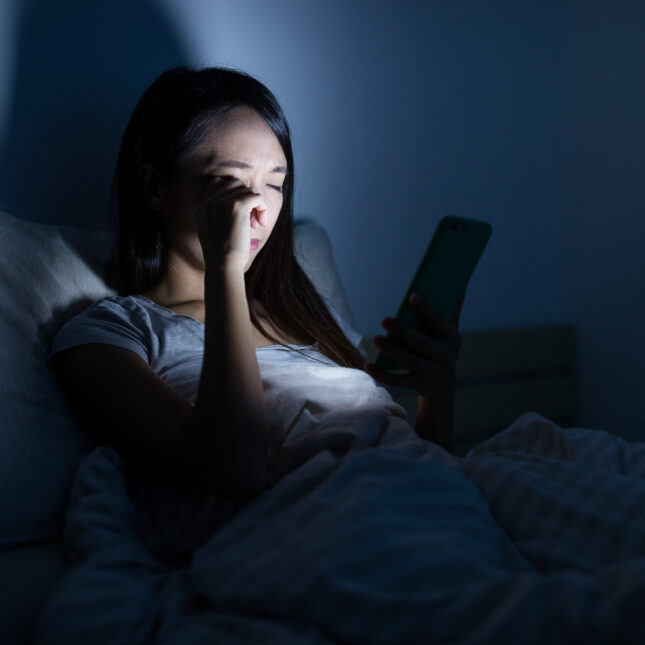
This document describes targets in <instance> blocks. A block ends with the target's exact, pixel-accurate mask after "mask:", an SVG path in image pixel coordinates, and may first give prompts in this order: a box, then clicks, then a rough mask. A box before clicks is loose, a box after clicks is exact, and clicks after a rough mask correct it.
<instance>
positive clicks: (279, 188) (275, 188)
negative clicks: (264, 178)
mask: <svg viewBox="0 0 645 645" xmlns="http://www.w3.org/2000/svg"><path fill="white" fill-rule="evenodd" d="M267 186H268V187H269V188H273V190H277V191H278V192H279V193H282V186H276V185H275V184H267Z"/></svg>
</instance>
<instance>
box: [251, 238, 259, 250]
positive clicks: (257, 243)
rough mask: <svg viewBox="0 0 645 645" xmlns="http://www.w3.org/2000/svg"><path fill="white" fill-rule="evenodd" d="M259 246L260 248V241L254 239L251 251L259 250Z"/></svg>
mask: <svg viewBox="0 0 645 645" xmlns="http://www.w3.org/2000/svg"><path fill="white" fill-rule="evenodd" d="M258 246H260V240H258V239H257V238H253V239H252V240H251V249H252V250H253V251H255V249H257V248H258Z"/></svg>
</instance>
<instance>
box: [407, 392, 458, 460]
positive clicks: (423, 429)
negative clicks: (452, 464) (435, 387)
mask: <svg viewBox="0 0 645 645" xmlns="http://www.w3.org/2000/svg"><path fill="white" fill-rule="evenodd" d="M453 412H454V390H452V391H447V392H446V393H445V395H443V396H440V397H433V398H429V397H427V396H424V395H419V400H418V407H417V418H416V422H415V426H414V429H415V431H416V433H417V434H418V435H419V436H420V437H422V438H423V439H426V440H428V441H432V442H433V443H436V444H438V445H439V446H441V447H442V448H444V450H447V451H448V452H450V453H452V452H453V440H452V423H453Z"/></svg>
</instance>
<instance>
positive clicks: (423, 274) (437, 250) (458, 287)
mask: <svg viewBox="0 0 645 645" xmlns="http://www.w3.org/2000/svg"><path fill="white" fill-rule="evenodd" d="M492 230H493V229H492V227H491V225H490V224H489V223H488V222H485V221H483V220H476V219H470V218H467V217H458V216H456V215H447V216H445V217H443V218H442V219H441V221H440V222H439V224H438V226H437V229H436V231H435V233H434V235H433V236H432V239H431V240H430V244H429V245H428V248H427V249H426V252H425V253H424V255H423V258H422V260H421V262H420V264H419V266H418V268H417V271H416V273H415V275H414V278H412V282H411V283H410V286H409V287H408V290H407V291H406V293H405V296H404V297H403V301H402V302H401V306H400V307H399V310H398V311H397V314H396V318H397V319H398V320H399V321H401V322H402V323H403V324H405V325H408V326H410V327H412V328H413V329H417V330H422V329H423V323H422V321H421V319H420V318H419V316H418V315H417V313H416V311H415V310H414V309H413V308H412V306H411V305H410V303H409V300H408V299H409V297H410V294H411V293H413V292H414V291H416V292H417V293H419V294H420V295H421V296H422V297H423V298H425V299H426V300H428V302H429V303H430V304H431V305H432V306H433V307H434V308H435V309H436V310H437V311H438V312H439V313H440V314H441V315H442V316H443V317H444V318H445V319H446V320H448V319H450V317H451V316H452V315H453V314H454V312H455V310H456V309H457V306H458V305H459V301H460V300H461V297H462V296H463V295H464V293H465V291H466V287H467V286H468V282H469V281H470V278H471V276H472V274H473V271H474V270H475V267H476V266H477V263H478V262H479V259H480V257H481V255H482V253H483V252H484V248H485V247H486V244H487V243H488V239H489V238H490V236H491V233H492ZM386 337H387V338H388V340H390V341H391V342H395V343H397V344H399V345H402V346H405V343H404V342H403V341H401V340H400V339H397V338H394V337H392V336H390V334H387V335H386ZM375 364H376V366H377V367H380V368H381V369H384V370H388V371H402V372H404V371H405V368H404V367H402V366H401V365H399V364H398V363H396V362H394V361H393V360H392V359H390V357H389V356H386V355H385V354H382V353H379V354H378V356H377V358H376V361H375Z"/></svg>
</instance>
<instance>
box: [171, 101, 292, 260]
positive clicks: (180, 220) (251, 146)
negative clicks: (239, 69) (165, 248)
mask: <svg viewBox="0 0 645 645" xmlns="http://www.w3.org/2000/svg"><path fill="white" fill-rule="evenodd" d="M286 167H287V161H286V158H285V155H284V152H283V151H282V146H281V145H280V142H279V141H278V139H277V138H276V136H275V134H273V131H272V130H271V128H269V126H268V125H267V124H266V122H265V121H264V119H263V118H262V117H261V116H260V115H259V114H258V113H257V112H255V111H253V110H251V109H250V108H247V107H237V108H233V109H232V110H230V111H229V112H228V113H227V114H226V115H225V116H224V117H223V119H221V120H220V121H218V122H217V123H216V124H214V125H212V126H211V127H210V129H209V130H208V131H207V132H206V135H205V137H204V139H203V141H202V142H201V143H200V144H199V145H198V146H197V147H196V148H194V149H193V150H191V151H190V152H189V153H188V154H187V155H186V156H185V157H183V159H182V160H181V162H180V164H179V168H178V170H177V172H176V173H175V176H174V177H173V179H172V180H171V182H170V183H169V185H168V186H167V187H166V190H164V201H163V203H164V208H163V213H164V216H165V220H166V231H167V235H168V241H169V243H170V246H171V247H172V250H173V251H174V252H175V253H176V254H179V255H180V256H181V257H182V259H183V260H184V261H187V262H188V263H189V264H191V265H193V266H195V267H196V268H199V269H201V270H203V268H204V256H203V253H202V247H201V244H200V242H199V238H198V235H197V221H198V218H197V212H198V208H199V206H200V203H201V199H202V195H203V193H204V190H205V189H206V186H207V185H208V183H209V182H210V181H211V180H212V177H213V176H229V177H235V178H237V179H240V180H241V181H242V182H244V183H245V184H247V185H248V186H249V187H250V188H251V189H252V190H253V191H254V192H256V193H259V194H261V195H262V197H263V199H264V201H265V203H266V205H267V213H266V214H267V224H266V226H264V227H262V226H256V228H252V227H251V218H250V217H249V228H252V230H251V239H258V240H259V245H258V247H257V249H254V250H251V251H250V253H249V258H248V260H247V263H246V265H245V267H244V271H245V272H246V271H247V270H248V269H249V267H250V266H251V264H252V263H253V260H254V259H255V256H256V255H257V254H258V253H259V251H260V250H261V249H262V247H263V246H264V245H265V244H266V242H267V240H268V239H269V236H270V235H271V232H272V231H273V227H274V226H275V223H276V221H277V219H278V215H279V214H280V209H281V208H282V201H283V196H282V185H283V183H284V180H285V171H286Z"/></svg>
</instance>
